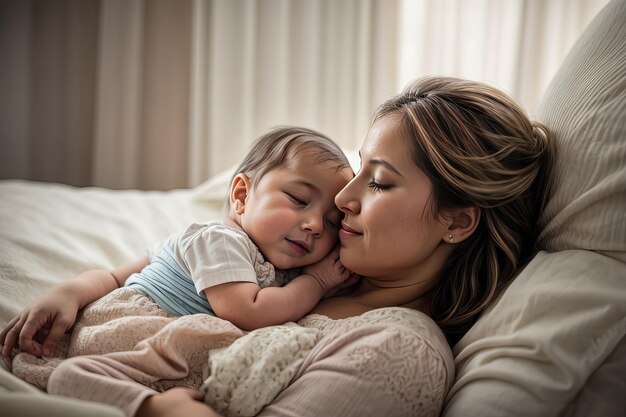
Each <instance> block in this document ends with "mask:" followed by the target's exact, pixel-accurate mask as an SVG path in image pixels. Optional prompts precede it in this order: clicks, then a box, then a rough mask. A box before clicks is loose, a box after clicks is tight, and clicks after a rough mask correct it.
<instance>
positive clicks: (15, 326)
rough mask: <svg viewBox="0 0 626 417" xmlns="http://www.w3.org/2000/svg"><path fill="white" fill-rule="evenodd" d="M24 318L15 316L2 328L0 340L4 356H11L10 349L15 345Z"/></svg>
mask: <svg viewBox="0 0 626 417" xmlns="http://www.w3.org/2000/svg"><path fill="white" fill-rule="evenodd" d="M24 320H25V318H23V317H22V316H17V317H15V318H13V320H11V321H10V322H9V323H8V324H7V326H6V327H5V328H4V330H2V333H1V334H0V340H1V341H2V356H3V357H5V358H9V357H11V351H12V350H13V347H14V346H16V344H17V340H18V337H19V335H20V331H21V330H22V325H23V324H24Z"/></svg>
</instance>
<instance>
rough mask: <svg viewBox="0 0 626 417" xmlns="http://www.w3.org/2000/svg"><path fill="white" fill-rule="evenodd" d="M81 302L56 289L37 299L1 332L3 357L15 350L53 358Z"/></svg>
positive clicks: (0, 342)
mask: <svg viewBox="0 0 626 417" xmlns="http://www.w3.org/2000/svg"><path fill="white" fill-rule="evenodd" d="M79 309H80V302H79V300H77V299H76V297H74V296H73V295H72V294H71V293H67V292H63V291H59V290H58V289H53V290H52V291H50V292H48V293H46V294H44V295H42V296H40V297H39V298H37V299H35V301H33V303H32V304H30V305H29V306H28V307H26V309H24V311H22V313H21V314H20V315H18V316H17V317H14V318H13V319H12V320H11V321H9V323H7V325H6V327H5V328H4V329H3V330H2V332H1V333H0V344H2V346H3V347H2V356H3V357H5V358H9V357H10V356H11V350H12V349H13V347H19V348H20V349H21V350H22V351H24V352H27V353H31V354H33V355H36V356H42V355H43V356H50V355H52V354H53V352H54V349H55V347H56V345H57V343H58V342H59V340H60V339H61V337H62V336H63V334H64V333H65V332H66V331H67V330H68V329H69V328H70V327H72V325H73V324H74V321H75V320H76V315H77V314H78V310H79Z"/></svg>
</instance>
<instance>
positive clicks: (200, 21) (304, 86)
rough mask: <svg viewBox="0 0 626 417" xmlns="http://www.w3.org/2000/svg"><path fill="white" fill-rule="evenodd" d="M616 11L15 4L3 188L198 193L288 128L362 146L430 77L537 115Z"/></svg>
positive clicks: (0, 83)
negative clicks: (273, 131) (456, 80)
mask: <svg viewBox="0 0 626 417" xmlns="http://www.w3.org/2000/svg"><path fill="white" fill-rule="evenodd" d="M605 3H606V0H571V1H569V0H549V1H541V0H517V1H510V0H473V1H471V2H466V1H455V0H340V1H337V0H315V1H313V0H291V1H290V0H258V1H251V0H179V1H174V0H55V1H53V2H52V1H45V0H2V1H0V56H1V57H2V58H3V64H2V65H0V87H2V91H3V94H2V95H1V96H0V140H1V141H2V142H1V148H0V178H27V179H35V180H44V181H55V182H63V183H67V184H71V185H77V186H88V185H95V186H102V187H110V188H140V189H162V190H165V189H172V188H182V187H193V186H195V185H197V184H199V183H200V182H202V181H203V180H205V179H206V178H208V177H209V176H211V175H213V174H215V173H216V172H218V171H220V170H222V169H224V168H226V167H229V166H232V165H234V164H236V163H237V162H238V161H239V160H240V159H241V157H242V155H243V154H244V153H245V152H246V150H247V148H248V146H249V145H250V144H251V142H252V141H253V140H254V139H255V138H256V137H257V136H259V135H260V134H262V133H263V132H265V131H266V130H267V129H269V128H271V127H273V126H276V125H285V124H290V125H303V126H307V127H310V128H314V129H317V130H320V131H322V132H324V133H326V134H328V135H330V136H331V137H333V138H334V139H335V140H336V141H337V142H339V143H340V144H341V145H342V146H343V147H345V148H349V149H356V148H358V146H359V144H360V142H361V140H362V138H363V137H364V135H365V134H366V132H367V128H368V126H369V123H370V121H371V116H372V113H373V111H374V110H375V108H376V106H377V105H378V104H380V103H381V102H382V101H383V100H384V99H385V98H387V97H389V96H390V95H392V94H395V93H397V92H398V91H399V90H400V89H401V88H402V87H403V86H404V85H405V84H406V83H407V82H408V81H409V80H411V79H414V78H416V77H418V76H422V75H434V74H438V75H455V76H464V77H469V78H473V79H477V80H482V81H486V82H489V83H491V84H494V85H496V86H497V87H500V88H502V89H504V90H505V91H507V92H508V93H509V94H511V95H512V96H513V97H514V98H515V99H516V100H518V101H519V102H520V103H521V104H522V105H523V106H524V107H525V108H526V109H527V110H528V111H530V112H532V109H533V107H534V104H535V103H536V102H537V101H538V99H539V97H540V95H541V92H542V91H543V89H544V88H545V87H546V85H547V84H548V82H549V80H550V78H551V77H552V74H553V73H554V72H555V71H556V69H557V68H558V65H559V64H560V62H561V60H562V59H563V57H564V56H565V54H566V53H567V50H568V49H569V47H570V46H571V45H572V44H573V42H574V40H575V39H576V37H577V36H578V34H579V33H580V32H582V30H583V29H584V27H585V25H586V24H587V22H589V21H590V20H591V18H592V17H593V16H594V15H595V14H596V12H597V11H598V10H599V9H600V8H601V7H602V6H603V5H604V4H605Z"/></svg>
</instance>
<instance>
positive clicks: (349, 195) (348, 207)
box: [335, 177, 361, 214]
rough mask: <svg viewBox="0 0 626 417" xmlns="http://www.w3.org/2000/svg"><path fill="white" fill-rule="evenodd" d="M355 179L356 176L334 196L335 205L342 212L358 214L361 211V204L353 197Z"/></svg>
mask: <svg viewBox="0 0 626 417" xmlns="http://www.w3.org/2000/svg"><path fill="white" fill-rule="evenodd" d="M355 179H356V177H355V178H353V179H352V180H351V181H350V182H349V183H348V184H347V185H346V186H345V187H343V189H342V190H341V191H339V192H338V193H337V195H336V196H335V205H336V206H337V208H338V209H339V210H341V211H343V212H344V213H350V214H358V213H359V212H360V211H361V204H360V203H359V201H358V200H357V198H356V197H355V185H356V183H355V182H354V180H355Z"/></svg>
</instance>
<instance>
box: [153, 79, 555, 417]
mask: <svg viewBox="0 0 626 417" xmlns="http://www.w3.org/2000/svg"><path fill="white" fill-rule="evenodd" d="M554 153H555V147H554V143H553V141H552V139H551V136H550V135H549V133H548V131H547V130H546V129H545V128H544V127H543V126H542V125H541V124H539V123H535V122H531V121H530V120H528V118H527V116H526V115H525V113H524V112H523V110H522V109H521V108H520V107H519V106H518V105H517V104H515V103H514V102H513V101H512V100H511V99H510V98H508V97H507V96H506V95H505V94H503V93H502V92H500V91H498V90H496V89H494V88H492V87H489V86H487V85H484V84H480V83H475V82H470V81H466V80H461V79H455V78H424V79H420V80H417V81H415V82H413V83H411V84H410V85H408V86H407V87H406V88H405V90H404V91H403V92H402V93H401V94H399V95H397V96H395V97H393V98H391V99H389V100H388V101H386V102H385V103H383V104H382V105H381V106H380V107H379V109H378V111H377V112H376V114H375V117H374V122H373V124H372V126H371V128H370V130H369V132H368V134H367V137H366V138H365V141H364V142H363V145H362V147H361V150H360V157H361V168H360V170H359V172H358V173H357V175H356V177H355V178H354V179H353V180H352V181H351V182H350V183H349V184H348V185H347V186H346V187H345V188H344V189H343V190H342V191H341V192H340V193H339V194H338V195H337V197H336V198H335V203H336V204H337V207H339V209H340V210H341V211H342V212H343V213H344V219H343V221H342V229H341V231H340V238H341V252H340V254H341V261H342V263H343V264H344V266H345V267H346V268H348V269H350V270H352V271H354V272H356V273H358V274H360V275H362V276H363V279H362V280H361V282H360V283H359V284H358V285H357V286H356V287H355V289H354V290H353V291H351V292H350V293H348V294H344V295H342V296H337V297H333V298H329V299H325V300H323V301H322V302H321V303H320V304H318V306H317V307H316V308H315V310H314V311H313V312H314V313H317V314H320V315H323V316H326V317H328V318H329V319H345V318H348V317H354V316H358V315H363V316H366V315H367V314H371V313H370V312H372V311H375V309H379V308H381V307H391V306H400V307H408V308H410V309H414V310H417V311H418V312H422V313H425V314H426V315H428V316H430V318H432V320H434V321H435V322H436V323H437V325H438V326H439V327H440V328H441V330H442V331H443V333H444V334H445V336H446V338H447V340H448V342H449V344H450V345H453V344H454V343H456V342H457V341H458V340H459V339H460V338H461V337H462V336H463V335H464V334H465V332H467V330H468V329H469V328H470V327H471V326H472V324H473V323H474V322H475V321H476V320H477V318H478V316H479V315H480V313H481V312H482V311H483V310H485V308H487V307H488V306H489V305H490V303H491V302H492V301H493V300H494V298H495V297H496V295H497V293H498V291H499V290H500V289H501V288H502V287H504V286H505V285H506V284H507V283H509V282H510V281H511V280H512V279H513V278H514V276H515V274H516V271H518V269H519V268H520V266H521V265H523V264H524V263H525V262H527V261H528V260H529V259H530V258H531V257H532V255H533V254H534V251H533V245H534V242H535V239H536V237H537V234H538V225H537V221H538V217H539V215H540V213H541V210H542V209H543V206H544V202H545V201H546V197H547V195H548V193H549V191H550V184H551V170H552V165H553V161H554V158H555V155H554ZM381 311H382V310H381ZM399 311H403V312H404V310H397V311H395V313H396V314H397V313H398V312H399ZM418 314H419V313H418ZM418 314H416V316H417V315H418ZM305 320H306V319H305ZM381 323H382V322H381ZM384 323H385V324H386V326H387V329H388V328H390V327H393V326H394V324H393V320H392V319H391V320H387V321H386V322H384ZM305 324H306V323H305ZM430 335H431V336H432V337H435V338H436V336H437V335H436V333H434V332H431V333H430ZM370 336H371V334H369V333H368V334H365V335H360V337H361V338H362V339H367V338H368V337H370ZM334 337H341V336H340V335H338V334H335V335H334ZM355 341H356V342H355ZM358 342H359V340H358V337H357V338H356V339H355V338H353V339H352V341H351V343H354V344H350V345H348V344H346V345H342V346H341V347H342V348H346V347H347V349H348V350H350V349H352V350H353V351H356V350H359V349H362V348H364V346H365V345H367V346H371V343H365V344H364V345H359V343H358ZM369 342H371V341H369ZM396 342H397V341H396ZM424 342H426V344H428V343H429V341H428V340H426V341H424V339H422V340H417V341H415V343H416V344H415V345H414V346H413V350H411V351H407V352H405V353H406V355H405V356H404V357H400V358H398V357H397V355H393V354H392V355H389V356H385V355H375V354H373V355H371V359H372V360H371V361H370V362H369V363H368V366H369V367H371V368H376V369H379V371H380V372H381V374H380V375H382V377H383V378H386V380H384V379H383V382H378V383H374V384H367V383H366V382H364V379H367V378H357V379H356V381H355V380H354V379H352V380H349V378H347V377H346V375H347V374H350V373H354V372H356V373H358V368H359V367H358V366H351V365H347V366H345V368H344V369H341V368H340V366H341V363H342V360H339V358H338V357H340V356H342V352H341V350H340V349H338V348H337V350H335V351H333V352H332V353H331V354H329V355H328V356H324V357H321V358H317V360H318V362H317V363H316V364H317V365H318V369H316V366H315V364H310V365H309V366H308V368H307V371H304V372H300V373H299V378H296V379H295V380H294V381H292V383H291V385H290V387H289V388H288V389H287V390H285V391H284V392H283V393H282V394H281V395H280V396H279V397H278V398H277V399H276V400H275V401H274V403H273V404H272V405H270V406H269V407H266V409H265V410H264V412H262V413H261V414H262V415H286V414H289V412H290V411H291V412H294V413H295V415H374V414H376V415H378V414H377V413H380V412H385V413H386V414H387V415H409V414H412V415H415V413H414V411H416V410H415V409H411V407H410V405H411V404H409V405H408V406H407V403H403V402H402V401H396V402H395V403H394V401H386V399H385V398H393V397H394V395H393V394H394V393H389V392H387V393H381V392H380V391H381V390H384V388H382V387H383V386H384V385H385V384H389V383H391V384H392V385H393V382H392V381H393V380H394V379H395V380H397V379H400V380H402V382H401V383H400V386H401V388H407V386H410V385H413V388H414V389H408V390H406V392H403V393H401V394H402V395H397V393H396V397H398V398H399V397H407V396H413V397H414V398H416V402H417V411H418V413H419V414H420V415H439V413H440V411H441V406H442V404H443V400H444V397H445V389H443V390H437V389H435V388H437V387H436V386H435V385H436V383H437V382H438V381H441V378H437V377H436V376H434V373H433V367H430V368H426V369H425V368H420V363H422V362H423V361H425V360H428V357H423V358H418V359H417V361H416V358H415V357H412V356H413V355H416V354H417V352H421V350H420V349H419V346H420V343H421V344H422V345H423V344H424ZM433 344H434V343H433ZM330 345H331V343H330V342H329V346H330ZM424 352H425V353H426V355H425V356H430V357H432V356H433V355H432V353H433V352H432V350H431V351H430V352H427V351H424ZM396 353H397V352H396ZM439 353H440V356H439V357H445V353H443V352H439ZM333 355H334V356H336V358H334V359H335V361H334V362H333ZM434 356H435V357H436V358H437V355H434ZM346 357H349V353H348V354H346V355H344V356H343V359H344V360H345V358H346ZM393 360H395V361H396V362H397V363H399V364H403V365H405V368H406V367H408V368H410V369H413V370H415V372H414V373H413V374H412V375H410V374H409V376H408V380H407V378H403V377H406V375H397V373H396V372H397V371H398V369H401V368H402V366H399V367H393V366H391V364H390V363H389V362H388V361H393ZM325 361H326V362H325ZM344 363H345V361H344ZM385 369H386V370H387V372H386V373H385V372H384V370H385ZM434 369H438V370H439V371H440V372H443V371H444V370H443V369H444V368H441V367H440V368H437V367H435V368H434ZM420 370H423V371H424V372H423V373H421V374H420V372H419V371H420ZM323 371H325V372H329V371H333V372H334V374H328V375H324V374H321V372H323ZM307 372H309V373H307ZM316 373H320V374H321V375H318V376H317V377H309V378H307V376H310V375H312V374H316ZM361 376H363V374H361ZM342 378H343V379H345V380H342ZM424 378H427V379H428V380H429V382H433V383H434V384H433V385H430V386H429V385H428V384H419V380H420V379H424ZM336 380H342V381H341V382H336ZM415 382H417V383H415ZM348 384H353V386H354V384H360V385H358V389H357V388H355V389H353V390H349V389H344V388H345V387H346V386H347V385H348ZM396 388H397V384H396V386H395V387H394V389H392V391H394V390H395V389H396ZM424 390H429V391H430V392H427V393H424ZM435 391H437V392H435ZM390 394H391V395H390ZM193 395H195V394H193V393H192V392H191V391H182V390H172V391H171V392H169V393H165V394H162V395H161V397H160V398H159V396H155V397H152V399H150V400H148V401H146V403H145V404H144V407H143V408H142V409H141V411H142V412H145V413H146V415H151V416H155V415H161V413H164V414H163V415H166V414H167V410H169V409H172V410H173V409H175V407H179V406H184V405H185V404H186V405H187V406H190V407H193V406H194V403H192V402H189V401H188V400H189V398H191V396H193ZM420 401H422V403H421V404H420ZM381 403H383V405H382V406H381ZM341 404H346V405H345V406H344V407H343V408H342V405H341ZM413 404H415V402H414V403H413ZM420 405H421V406H422V407H421V408H420ZM196 406H198V407H199V408H200V407H204V406H203V405H200V404H199V403H196ZM429 406H430V407H431V409H430V410H427V408H428V407H429ZM170 407H172V408H170ZM197 411H200V414H202V413H203V412H204V413H205V414H204V415H211V414H210V413H209V411H208V410H200V409H198V410H197Z"/></svg>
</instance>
